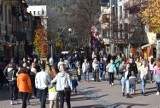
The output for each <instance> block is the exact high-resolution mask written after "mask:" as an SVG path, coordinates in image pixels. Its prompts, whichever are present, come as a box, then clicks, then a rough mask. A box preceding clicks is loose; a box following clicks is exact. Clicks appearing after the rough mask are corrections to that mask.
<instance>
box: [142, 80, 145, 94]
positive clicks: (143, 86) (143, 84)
mask: <svg viewBox="0 0 160 108" xmlns="http://www.w3.org/2000/svg"><path fill="white" fill-rule="evenodd" d="M145 86H146V80H145V79H144V78H141V88H142V92H143V93H145Z"/></svg>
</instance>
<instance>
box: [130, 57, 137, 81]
mask: <svg viewBox="0 0 160 108" xmlns="http://www.w3.org/2000/svg"><path fill="white" fill-rule="evenodd" d="M129 63H130V68H129V69H130V71H131V72H132V71H133V72H134V75H135V77H136V78H137V74H138V69H137V64H136V63H135V62H134V61H133V58H130V59H129Z"/></svg>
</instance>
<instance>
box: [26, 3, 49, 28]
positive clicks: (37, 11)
mask: <svg viewBox="0 0 160 108" xmlns="http://www.w3.org/2000/svg"><path fill="white" fill-rule="evenodd" d="M27 12H28V13H31V14H32V15H33V16H34V17H40V18H41V24H42V25H43V27H44V28H45V30H47V18H48V17H47V6H46V5H32V6H29V7H28V8H27Z"/></svg>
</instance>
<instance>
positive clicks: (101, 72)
mask: <svg viewBox="0 0 160 108" xmlns="http://www.w3.org/2000/svg"><path fill="white" fill-rule="evenodd" d="M102 77H103V70H100V78H102Z"/></svg>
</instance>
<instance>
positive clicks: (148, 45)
mask: <svg viewBox="0 0 160 108" xmlns="http://www.w3.org/2000/svg"><path fill="white" fill-rule="evenodd" d="M152 45H154V43H152V44H145V45H143V46H141V49H144V48H146V47H150V46H152Z"/></svg>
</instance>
